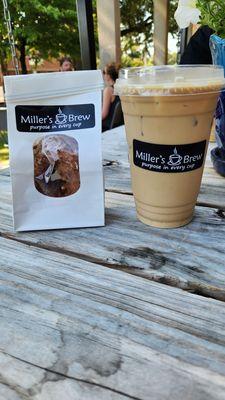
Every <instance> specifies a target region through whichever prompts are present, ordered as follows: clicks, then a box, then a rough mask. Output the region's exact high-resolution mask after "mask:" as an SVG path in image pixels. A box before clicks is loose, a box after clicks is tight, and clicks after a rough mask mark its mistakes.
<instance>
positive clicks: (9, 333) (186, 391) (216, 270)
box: [0, 127, 225, 400]
mask: <svg viewBox="0 0 225 400" xmlns="http://www.w3.org/2000/svg"><path fill="white" fill-rule="evenodd" d="M103 158H104V172H105V187H106V226H105V227H102V228H87V229H67V230H54V231H39V232H24V233H15V232H13V228H12V216H11V186H10V178H9V171H8V170H3V171H1V173H0V188H1V193H0V243H1V253H0V264H1V268H0V279H1V285H0V305H1V307H0V314H1V315H0V318H1V320H0V377H1V379H0V399H1V400H19V399H24V400H25V399H26V400H27V399H31V400H127V399H134V400H167V399H170V400H175V399H176V400H177V399H178V400H180V399H182V400H214V399H221V400H222V399H225V307H224V301H225V180H224V179H223V178H222V177H220V176H219V175H217V174H216V172H214V170H213V168H212V166H211V163H210V160H209V158H208V159H207V163H206V168H205V173H204V178H203V183H202V187H201V193H200V195H199V199H198V205H197V207H196V212H195V217H194V220H193V221H192V222H191V223H190V224H189V225H187V226H185V227H182V228H178V229H169V230H167V229H157V228H151V227H149V226H146V225H144V224H142V223H141V222H139V221H138V220H137V219H136V214H135V208H134V201H133V196H132V192H131V187H130V174H129V167H128V161H127V146H126V143H125V135H124V127H119V128H115V129H114V130H112V131H110V132H106V133H104V134H103Z"/></svg>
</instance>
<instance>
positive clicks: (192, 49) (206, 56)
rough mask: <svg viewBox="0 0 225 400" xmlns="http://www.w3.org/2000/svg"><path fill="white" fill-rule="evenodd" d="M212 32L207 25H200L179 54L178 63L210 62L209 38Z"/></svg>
mask: <svg viewBox="0 0 225 400" xmlns="http://www.w3.org/2000/svg"><path fill="white" fill-rule="evenodd" d="M212 34H213V31H212V29H210V28H209V27H208V26H202V27H200V28H199V29H198V30H197V31H196V32H195V34H194V35H193V36H192V37H191V38H190V40H189V43H188V45H187V47H186V49H185V51H184V53H183V54H182V56H181V60H180V64H212V56H211V52H210V48H209V38H210V36H211V35H212Z"/></svg>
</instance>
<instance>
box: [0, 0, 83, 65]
mask: <svg viewBox="0 0 225 400" xmlns="http://www.w3.org/2000/svg"><path fill="white" fill-rule="evenodd" d="M8 3H9V8H10V13H11V19H12V22H13V32H14V37H15V42H16V47H17V49H18V50H19V53H20V56H21V54H22V52H23V51H25V53H26V54H27V55H29V56H30V57H31V58H32V57H33V58H34V59H37V60H40V59H48V58H50V57H55V58H57V57H59V56H60V55H61V54H66V55H69V56H71V58H72V59H73V60H75V59H76V58H77V57H78V56H80V55H79V54H80V51H79V34H78V25H77V17H76V3H75V0H67V1H62V0H8ZM0 17H1V21H3V6H2V2H0ZM0 35H1V38H2V41H3V43H4V52H6V53H7V55H8V39H7V32H6V27H5V26H4V24H3V22H1V23H0ZM1 52H2V49H1ZM3 57H4V54H3Z"/></svg>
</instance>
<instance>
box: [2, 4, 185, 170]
mask: <svg viewBox="0 0 225 400" xmlns="http://www.w3.org/2000/svg"><path fill="white" fill-rule="evenodd" d="M4 3H5V4H7V7H8V10H4V6H3V5H4ZM177 3H178V1H177V0H155V1H153V0H138V1H137V0H76V1H75V0H26V1H24V0H7V1H6V0H4V1H1V0H0V16H1V18H0V43H1V45H0V46H1V47H0V168H1V167H3V166H5V165H7V162H8V161H7V160H8V147H7V133H6V116H5V113H6V110H5V102H4V87H3V76H4V75H11V74H15V71H14V66H13V62H12V55H11V50H10V42H9V38H8V32H7V24H6V22H7V21H6V20H7V19H8V18H9V16H8V14H7V12H9V13H10V19H11V28H12V33H13V39H14V43H15V49H16V56H17V59H18V63H19V72H20V73H23V74H27V73H40V72H51V71H59V59H60V58H61V57H62V56H68V57H70V58H71V59H72V61H73V64H74V66H75V67H76V69H95V68H103V67H104V65H105V64H106V63H108V62H111V61H116V62H119V63H120V64H121V66H123V67H125V66H142V65H153V64H167V63H168V64H174V63H176V62H178V61H179V57H180V51H181V47H182V46H181V45H182V43H181V41H182V40H183V39H182V33H181V32H179V31H178V27H177V25H176V22H175V20H174V12H175V9H176V7H177ZM6 11H7V12H6Z"/></svg>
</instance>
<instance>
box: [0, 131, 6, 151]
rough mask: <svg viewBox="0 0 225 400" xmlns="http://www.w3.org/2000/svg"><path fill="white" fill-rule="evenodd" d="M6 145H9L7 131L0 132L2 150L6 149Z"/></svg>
mask: <svg viewBox="0 0 225 400" xmlns="http://www.w3.org/2000/svg"><path fill="white" fill-rule="evenodd" d="M6 144H8V135H7V131H0V148H2V147H4V145H6Z"/></svg>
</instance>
